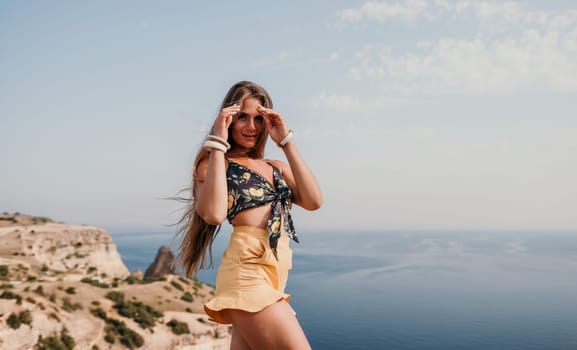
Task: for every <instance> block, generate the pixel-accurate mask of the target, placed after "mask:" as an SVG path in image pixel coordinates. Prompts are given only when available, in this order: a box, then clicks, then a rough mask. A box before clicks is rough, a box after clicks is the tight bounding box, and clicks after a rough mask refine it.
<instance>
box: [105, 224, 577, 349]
mask: <svg viewBox="0 0 577 350" xmlns="http://www.w3.org/2000/svg"><path fill="white" fill-rule="evenodd" d="M229 232H230V231H226V230H223V232H221V233H220V234H219V238H218V242H217V244H216V246H215V264H216V265H217V264H218V262H219V257H220V254H222V251H223V249H224V247H225V246H226V243H227V241H228V233H229ZM111 234H112V236H113V239H114V241H115V242H116V244H117V246H118V249H119V251H120V253H121V254H122V256H123V259H124V261H125V263H126V265H127V266H128V267H129V269H130V270H134V269H135V268H137V267H140V268H141V269H142V270H144V269H146V267H147V266H148V264H149V263H150V262H151V261H152V260H153V259H154V256H155V254H156V251H157V249H158V247H159V246H160V245H171V246H172V247H173V248H174V247H175V246H176V244H175V243H172V244H171V239H172V233H147V234H142V233H136V232H132V233H130V232H114V231H112V232H111ZM300 237H301V244H293V245H292V248H293V253H294V261H293V263H294V266H293V270H292V271H291V274H290V275H289V285H288V287H287V292H289V293H290V294H291V295H292V298H293V299H292V301H291V305H292V306H293V307H294V309H295V310H296V311H297V316H298V318H299V320H300V321H301V324H302V326H303V328H304V330H305V332H306V333H307V335H308V337H309V340H310V342H311V344H312V346H313V348H314V349H577V232H424V231H423V232H413V231H411V232H382V233H377V232H341V233H330V232H313V233H306V232H302V233H301V234H300ZM173 251H175V249H173ZM215 275H216V269H214V270H205V271H202V272H201V273H200V274H199V276H198V277H199V279H200V280H202V281H205V282H207V283H211V284H214V280H215Z"/></svg>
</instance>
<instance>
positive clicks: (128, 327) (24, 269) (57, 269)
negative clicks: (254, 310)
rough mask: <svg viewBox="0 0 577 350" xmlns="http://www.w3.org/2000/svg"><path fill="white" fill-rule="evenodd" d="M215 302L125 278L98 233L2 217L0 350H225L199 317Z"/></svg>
mask: <svg viewBox="0 0 577 350" xmlns="http://www.w3.org/2000/svg"><path fill="white" fill-rule="evenodd" d="M213 294H214V290H213V288H212V287H211V286H208V285H205V284H202V283H200V282H199V281H197V280H195V279H190V278H185V277H182V276H178V275H175V274H167V275H165V276H164V277H159V278H144V279H142V278H137V277H135V276H134V275H131V274H130V273H129V271H128V269H127V268H126V266H125V265H124V263H123V262H122V259H121V257H120V254H119V253H118V251H117V250H116V246H115V244H114V242H113V241H112V238H111V237H110V235H109V234H108V232H106V231H105V230H103V229H100V228H96V227H91V226H82V225H67V224H63V223H55V222H53V221H52V220H50V219H47V218H38V217H33V216H26V215H16V214H7V213H5V214H0V349H7V350H10V349H33V348H42V346H43V345H47V344H48V343H50V344H60V345H61V347H60V348H62V349H72V348H74V349H90V350H97V349H113V350H115V349H128V348H132V349H138V348H139V349H163V350H164V349H190V350H192V349H228V347H229V344H230V328H229V327H227V326H223V325H218V324H215V323H212V322H210V321H208V319H207V316H206V315H205V314H204V312H203V309H202V306H203V304H204V302H205V301H206V300H207V299H209V298H211V297H212V295H213ZM72 345H74V346H72ZM46 348H49V347H46Z"/></svg>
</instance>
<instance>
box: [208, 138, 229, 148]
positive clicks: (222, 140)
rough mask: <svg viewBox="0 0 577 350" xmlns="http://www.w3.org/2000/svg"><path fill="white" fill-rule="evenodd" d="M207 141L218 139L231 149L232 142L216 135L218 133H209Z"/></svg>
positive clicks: (217, 140)
mask: <svg viewBox="0 0 577 350" xmlns="http://www.w3.org/2000/svg"><path fill="white" fill-rule="evenodd" d="M206 140H207V141H216V142H218V143H220V144H222V145H223V146H224V147H226V149H227V150H229V149H230V144H229V143H228V142H226V140H225V139H223V138H222V137H219V136H216V135H208V136H207V137H206Z"/></svg>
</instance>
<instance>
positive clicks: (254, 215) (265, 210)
mask: <svg viewBox="0 0 577 350" xmlns="http://www.w3.org/2000/svg"><path fill="white" fill-rule="evenodd" d="M270 215H271V205H270V204H267V205H263V206H260V207H255V208H250V209H245V210H243V211H241V212H239V213H238V214H236V216H235V217H234V219H233V220H232V221H231V224H232V225H233V226H253V227H258V228H262V229H266V228H267V223H268V218H269V217H270Z"/></svg>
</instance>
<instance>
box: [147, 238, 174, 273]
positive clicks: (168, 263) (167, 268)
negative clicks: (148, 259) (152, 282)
mask: <svg viewBox="0 0 577 350" xmlns="http://www.w3.org/2000/svg"><path fill="white" fill-rule="evenodd" d="M174 274H176V263H175V260H174V254H172V251H171V250H170V248H169V247H167V246H162V247H160V248H159V249H158V253H156V258H154V261H153V262H152V264H150V265H149V266H148V268H147V269H146V272H145V273H144V277H145V278H146V277H163V276H166V275H174Z"/></svg>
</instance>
